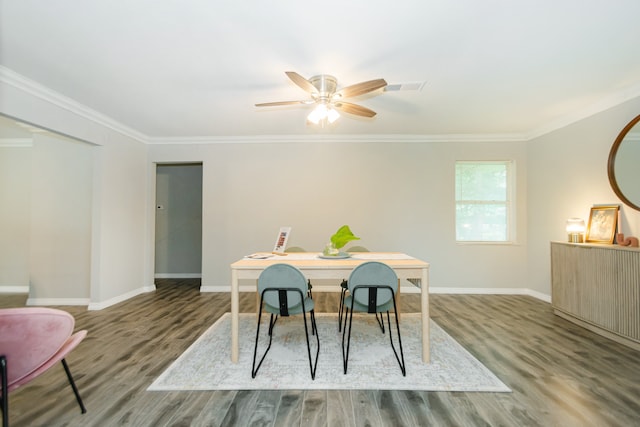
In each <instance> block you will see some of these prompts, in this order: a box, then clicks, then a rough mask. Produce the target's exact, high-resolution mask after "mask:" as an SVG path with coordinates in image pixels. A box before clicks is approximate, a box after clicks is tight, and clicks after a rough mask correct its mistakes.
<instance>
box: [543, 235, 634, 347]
mask: <svg viewBox="0 0 640 427" xmlns="http://www.w3.org/2000/svg"><path fill="white" fill-rule="evenodd" d="M551 304H552V306H553V309H554V312H555V314H557V315H559V316H561V317H563V318H565V319H567V320H569V321H572V322H574V323H576V324H578V325H580V326H583V327H585V328H587V329H589V330H591V331H593V332H596V333H598V334H601V335H603V336H606V337H607V338H610V339H613V340H615V341H617V342H619V343H621V344H625V345H627V346H630V347H633V348H635V349H639V350H640V250H638V248H629V247H623V246H618V245H602V244H599V245H598V244H589V243H565V242H551Z"/></svg>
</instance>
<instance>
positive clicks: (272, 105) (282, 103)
mask: <svg viewBox="0 0 640 427" xmlns="http://www.w3.org/2000/svg"><path fill="white" fill-rule="evenodd" d="M313 102H314V101H277V102H263V103H261V104H256V107H275V106H277V105H295V104H304V105H308V104H313Z"/></svg>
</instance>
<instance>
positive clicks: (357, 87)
mask: <svg viewBox="0 0 640 427" xmlns="http://www.w3.org/2000/svg"><path fill="white" fill-rule="evenodd" d="M285 73H286V75H287V76H288V77H289V78H290V79H291V81H293V82H294V83H295V84H296V85H298V86H299V87H300V88H301V89H302V90H304V91H305V92H308V93H309V95H311V99H306V100H300V101H279V102H264V103H261V104H256V107H274V106H279V105H294V104H302V105H313V104H316V108H314V110H313V111H312V112H311V113H310V114H309V116H308V117H307V119H308V120H309V121H310V122H312V123H314V124H318V123H320V122H322V121H324V120H327V121H329V123H333V122H335V121H336V120H337V119H338V117H340V113H338V110H339V111H343V112H345V113H349V114H353V115H356V116H361V117H369V118H370V117H373V116H375V115H376V112H375V111H373V110H370V109H369V108H366V107H363V106H361V105H357V104H353V103H351V102H345V101H343V99H344V98H351V97H354V96H360V95H364V94H366V93H369V92H373V91H375V90H377V89H381V88H383V87H385V86H386V85H387V82H386V81H385V80H384V79H375V80H369V81H366V82H362V83H357V84H354V85H351V86H347V87H345V88H342V89H340V90H338V91H336V89H337V88H338V80H337V79H336V78H335V77H333V76H330V75H327V74H320V75H318V76H313V77H311V78H310V79H308V80H307V79H305V78H304V77H302V76H301V75H300V74H298V73H296V72H295V71H286V72H285Z"/></svg>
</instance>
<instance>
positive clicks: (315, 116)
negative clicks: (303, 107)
mask: <svg viewBox="0 0 640 427" xmlns="http://www.w3.org/2000/svg"><path fill="white" fill-rule="evenodd" d="M339 117H340V113H338V112H337V111H336V110H335V109H334V108H332V107H331V106H327V104H325V103H322V104H318V106H317V107H316V108H314V109H313V111H311V113H309V115H308V116H307V120H308V121H310V122H311V123H313V124H314V125H317V124H319V123H320V122H322V121H324V120H327V121H328V122H329V123H333V122H335V121H336V120H338V118H339Z"/></svg>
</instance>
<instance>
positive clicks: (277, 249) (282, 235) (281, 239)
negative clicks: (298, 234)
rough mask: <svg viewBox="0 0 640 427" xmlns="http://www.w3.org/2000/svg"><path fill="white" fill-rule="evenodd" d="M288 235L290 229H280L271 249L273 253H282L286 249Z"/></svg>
mask: <svg viewBox="0 0 640 427" xmlns="http://www.w3.org/2000/svg"><path fill="white" fill-rule="evenodd" d="M289 234H291V227H280V232H279V233H278V238H277V239H276V244H275V246H274V247H273V252H274V253H278V254H280V253H284V250H285V248H286V247H287V241H288V240H289Z"/></svg>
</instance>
